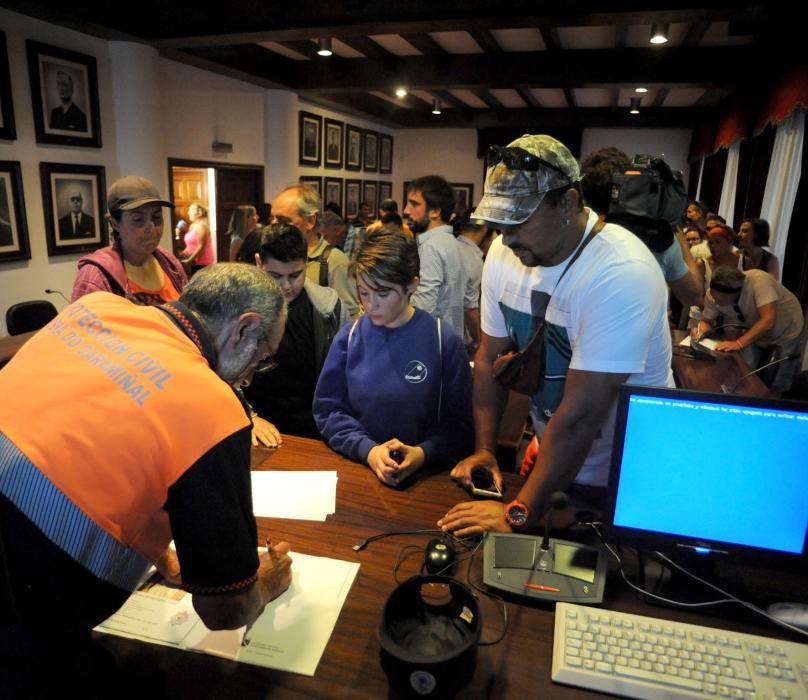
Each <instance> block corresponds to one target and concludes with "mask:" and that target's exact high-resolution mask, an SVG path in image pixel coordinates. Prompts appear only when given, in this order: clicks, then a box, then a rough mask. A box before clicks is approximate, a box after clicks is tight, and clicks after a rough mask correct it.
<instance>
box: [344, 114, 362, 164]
mask: <svg viewBox="0 0 808 700" xmlns="http://www.w3.org/2000/svg"><path fill="white" fill-rule="evenodd" d="M345 169H346V170H361V169H362V130H361V129H360V128H358V127H356V126H354V125H353V124H348V125H347V126H346V127H345Z"/></svg>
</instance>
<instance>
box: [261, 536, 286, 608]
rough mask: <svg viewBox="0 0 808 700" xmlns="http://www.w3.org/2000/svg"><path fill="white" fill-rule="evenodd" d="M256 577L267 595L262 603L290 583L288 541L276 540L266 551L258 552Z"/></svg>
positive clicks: (272, 598)
mask: <svg viewBox="0 0 808 700" xmlns="http://www.w3.org/2000/svg"><path fill="white" fill-rule="evenodd" d="M258 561H259V563H258V579H259V580H260V581H261V583H262V584H263V586H264V588H265V589H266V592H267V595H268V596H269V597H268V598H267V600H265V601H264V603H265V604H266V603H268V602H269V601H270V600H274V599H275V598H277V597H278V596H279V595H280V594H281V593H283V592H284V591H285V590H286V589H287V588H289V585H290V584H291V583H292V558H291V557H290V556H289V543H288V542H278V544H276V545H272V546H271V547H269V550H268V551H267V552H260V553H259V554H258Z"/></svg>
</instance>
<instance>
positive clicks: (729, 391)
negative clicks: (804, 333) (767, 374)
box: [721, 353, 800, 394]
mask: <svg viewBox="0 0 808 700" xmlns="http://www.w3.org/2000/svg"><path fill="white" fill-rule="evenodd" d="M799 358H800V356H799V354H797V353H792V354H791V355H786V356H785V357H781V358H779V359H777V360H772V361H771V362H767V363H766V364H765V365H761V366H760V367H758V368H757V369H753V370H752V371H751V372H747V373H746V374H744V375H743V377H741V378H740V379H739V380H738V381H737V382H735V384H733V385H732V386H731V387H729V388H727V385H726V384H722V385H721V391H722V392H723V393H725V394H734V393H735V390H736V389H737V388H738V387H739V386H740V385H741V384H743V381H744V379H746V378H747V377H751V376H752V375H753V374H757V373H758V372H762V371H763V370H764V369H766V368H767V367H771V366H772V365H779V364H780V363H781V362H787V361H788V360H798V359H799Z"/></svg>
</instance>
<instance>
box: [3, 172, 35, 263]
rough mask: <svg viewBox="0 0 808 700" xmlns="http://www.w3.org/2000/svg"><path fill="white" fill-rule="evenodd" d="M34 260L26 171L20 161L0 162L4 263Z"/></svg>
mask: <svg viewBox="0 0 808 700" xmlns="http://www.w3.org/2000/svg"><path fill="white" fill-rule="evenodd" d="M30 258H31V244H30V241H29V239H28V220H27V218H26V216H25V195H24V194H23V189H22V168H21V166H20V162H19V161H18V160H0V263H2V262H10V261H12V260H30Z"/></svg>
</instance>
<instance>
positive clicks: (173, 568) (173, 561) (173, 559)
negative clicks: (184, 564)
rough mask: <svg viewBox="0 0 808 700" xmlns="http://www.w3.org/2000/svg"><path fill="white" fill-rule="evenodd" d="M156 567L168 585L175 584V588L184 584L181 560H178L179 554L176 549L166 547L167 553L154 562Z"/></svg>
mask: <svg viewBox="0 0 808 700" xmlns="http://www.w3.org/2000/svg"><path fill="white" fill-rule="evenodd" d="M154 566H155V567H156V569H157V571H158V572H159V573H160V575H161V576H162V577H163V578H164V579H165V580H166V581H167V582H168V583H171V584H174V585H175V586H179V585H180V584H182V576H181V572H180V560H179V559H177V552H176V550H175V549H172V548H171V547H166V551H165V552H163V556H161V557H160V558H159V559H158V560H157V561H156V562H154Z"/></svg>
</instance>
